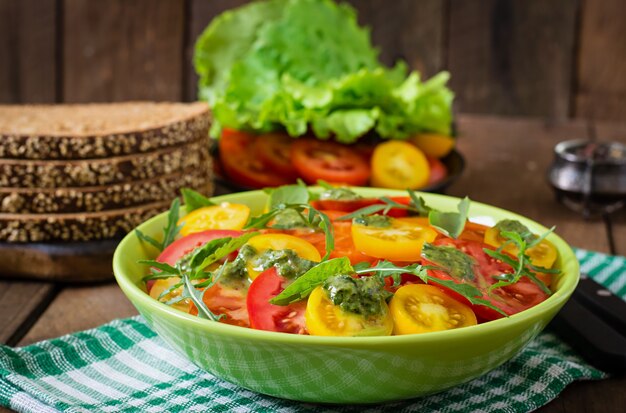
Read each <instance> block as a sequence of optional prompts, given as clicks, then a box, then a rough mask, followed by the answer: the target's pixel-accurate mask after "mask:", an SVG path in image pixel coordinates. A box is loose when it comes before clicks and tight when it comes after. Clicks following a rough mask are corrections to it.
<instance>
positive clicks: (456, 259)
mask: <svg viewBox="0 0 626 413" xmlns="http://www.w3.org/2000/svg"><path fill="white" fill-rule="evenodd" d="M422 257H423V258H425V259H427V260H428V261H431V262H433V263H435V264H436V265H438V266H440V267H442V268H443V269H445V271H446V272H447V273H448V274H450V276H452V277H453V278H456V279H458V280H475V279H476V275H475V274H474V266H475V265H476V260H475V259H474V258H473V257H471V256H469V255H467V254H465V253H464V252H463V251H460V250H458V249H456V248H454V247H448V246H445V245H441V246H435V245H432V244H429V243H425V244H424V246H423V247H422Z"/></svg>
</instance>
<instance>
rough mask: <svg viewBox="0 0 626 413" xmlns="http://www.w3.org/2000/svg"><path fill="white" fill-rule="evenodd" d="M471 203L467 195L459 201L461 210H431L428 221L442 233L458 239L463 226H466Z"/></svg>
mask: <svg viewBox="0 0 626 413" xmlns="http://www.w3.org/2000/svg"><path fill="white" fill-rule="evenodd" d="M469 204H470V199H469V198H468V197H465V198H463V199H462V200H461V202H459V206H458V210H459V212H441V211H437V210H431V211H430V212H429V213H428V222H429V223H430V225H431V226H432V227H434V228H436V229H437V230H439V231H440V232H441V233H442V234H444V235H447V236H449V237H451V238H455V239H456V238H458V237H459V235H461V233H462V232H463V228H465V223H466V222H467V213H468V211H469Z"/></svg>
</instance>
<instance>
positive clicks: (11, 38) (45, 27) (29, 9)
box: [0, 0, 57, 103]
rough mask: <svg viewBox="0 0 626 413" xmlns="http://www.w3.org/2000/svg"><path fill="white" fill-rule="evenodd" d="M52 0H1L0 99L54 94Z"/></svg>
mask: <svg viewBox="0 0 626 413" xmlns="http://www.w3.org/2000/svg"><path fill="white" fill-rule="evenodd" d="M56 4H57V1H55V0H19V1H15V0H0V103H24V102H32V103H35V102H37V103H49V102H54V101H55V100H56V95H57V90H56V89H57V87H56V84H57V83H56V81H57V44H56V34H57V25H56Z"/></svg>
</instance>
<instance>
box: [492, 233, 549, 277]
mask: <svg viewBox="0 0 626 413" xmlns="http://www.w3.org/2000/svg"><path fill="white" fill-rule="evenodd" d="M505 241H506V240H505V239H504V237H502V236H501V235H500V230H499V229H498V228H496V227H492V228H489V229H487V230H486V231H485V244H488V245H491V246H492V247H496V248H498V247H500V245H502V244H503V243H504V242H505ZM504 251H506V252H508V253H510V254H512V255H517V253H518V252H519V250H518V248H517V246H515V245H514V244H512V243H508V244H507V245H506V246H505V247H504ZM526 254H527V255H528V256H529V257H530V262H531V263H532V264H533V265H536V266H537V267H543V268H552V266H553V265H554V261H556V257H557V251H556V247H555V246H554V245H553V244H552V243H551V242H550V241H548V240H545V239H544V240H543V241H541V242H540V243H539V244H537V245H535V246H534V247H532V248H529V249H527V250H526Z"/></svg>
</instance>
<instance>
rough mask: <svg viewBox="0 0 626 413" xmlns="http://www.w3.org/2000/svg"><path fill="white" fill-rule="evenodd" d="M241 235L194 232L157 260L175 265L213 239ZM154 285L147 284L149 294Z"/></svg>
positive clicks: (221, 230)
mask: <svg viewBox="0 0 626 413" xmlns="http://www.w3.org/2000/svg"><path fill="white" fill-rule="evenodd" d="M241 234H243V232H241V231H232V230H228V229H213V230H208V231H201V232H194V233H193V234H189V235H187V236H186V237H183V238H180V239H178V240H176V241H174V242H172V243H171V244H170V245H168V246H167V247H166V248H165V249H164V250H163V251H162V252H161V254H159V256H158V257H157V259H156V260H157V261H158V262H163V263H166V264H169V265H175V264H176V262H177V261H178V260H179V259H180V258H182V257H184V256H185V255H187V254H189V253H190V252H191V251H193V250H194V249H196V248H198V247H199V246H201V245H204V244H206V243H207V242H209V241H211V240H213V239H217V238H226V237H238V236H240V235H241ZM233 258H234V257H231V259H233ZM153 284H154V280H148V281H147V282H146V289H147V290H148V292H150V289H151V288H152V285H153Z"/></svg>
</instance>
